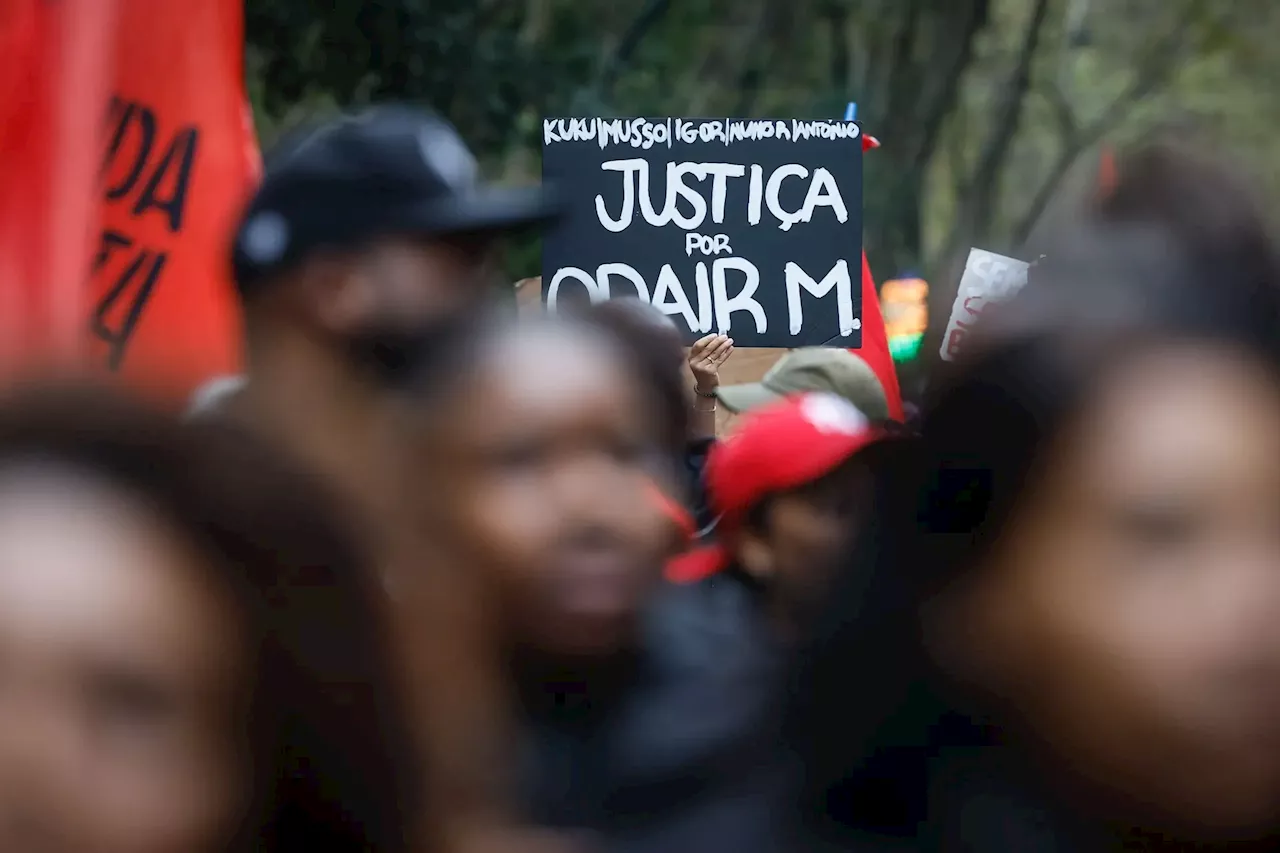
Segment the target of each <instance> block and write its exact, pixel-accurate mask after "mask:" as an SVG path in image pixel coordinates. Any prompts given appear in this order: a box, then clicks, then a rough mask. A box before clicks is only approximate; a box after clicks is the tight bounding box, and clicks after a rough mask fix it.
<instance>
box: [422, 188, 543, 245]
mask: <svg viewBox="0 0 1280 853" xmlns="http://www.w3.org/2000/svg"><path fill="white" fill-rule="evenodd" d="M561 212H562V208H561V206H560V204H559V201H558V200H557V197H556V195H555V194H554V193H553V192H551V190H549V189H548V188H547V187H544V186H537V187H477V188H476V189H474V190H471V191H469V192H467V193H465V194H462V195H457V196H453V197H452V198H449V199H445V200H441V201H433V202H432V203H431V204H430V205H427V206H423V207H421V208H419V209H418V210H416V211H415V219H416V220H417V221H416V222H414V223H411V227H412V228H413V230H415V231H418V232H420V233H422V234H426V235H430V236H447V235H449V234H464V233H473V232H479V233H488V232H495V233H497V232H502V231H522V230H524V229H526V228H534V227H537V226H540V225H546V224H549V223H551V222H554V221H555V220H556V219H558V218H559V217H560V214H561Z"/></svg>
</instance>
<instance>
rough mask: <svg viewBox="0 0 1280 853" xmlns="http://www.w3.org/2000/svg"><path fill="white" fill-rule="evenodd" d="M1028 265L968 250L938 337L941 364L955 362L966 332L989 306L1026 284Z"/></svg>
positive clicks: (980, 250) (999, 256)
mask: <svg viewBox="0 0 1280 853" xmlns="http://www.w3.org/2000/svg"><path fill="white" fill-rule="evenodd" d="M1030 268H1031V265H1030V264H1028V263H1026V262H1024V261H1019V260H1017V259H1016V258H1007V257H1005V256H1004V255H997V254H996V253H995V252H988V251H985V250H983V249H970V250H969V260H968V261H966V262H965V265H964V274H963V275H962V276H961V277H960V287H959V289H957V291H956V301H955V304H954V305H953V306H952V307H951V320H950V321H949V322H948V323H947V331H946V334H944V335H943V337H942V352H941V355H942V360H943V361H955V357H956V353H957V352H959V351H960V349H961V348H962V347H963V346H964V339H965V338H966V337H967V336H968V334H969V331H970V328H971V327H972V326H973V324H974V323H975V322H977V320H978V318H979V317H981V316H982V313H983V312H984V311H986V310H987V308H989V307H990V306H991V305H994V304H996V303H999V302H1002V301H1004V300H1006V299H1008V298H1009V297H1010V296H1013V294H1015V293H1017V292H1018V291H1019V290H1020V289H1022V286H1023V285H1024V284H1026V283H1027V270H1028V269H1030Z"/></svg>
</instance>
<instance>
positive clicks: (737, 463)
mask: <svg viewBox="0 0 1280 853" xmlns="http://www.w3.org/2000/svg"><path fill="white" fill-rule="evenodd" d="M880 437H881V434H880V431H879V429H877V428H876V427H875V426H874V425H872V423H871V422H870V421H869V420H868V419H867V417H866V416H865V415H864V414H862V412H860V411H859V410H858V409H857V408H856V407H855V406H854V405H853V404H852V403H850V402H849V401H848V400H846V399H844V398H843V397H837V396H836V395H834V394H827V393H818V392H811V393H807V394H799V395H797V396H794V397H788V398H786V399H784V400H780V401H778V402H777V403H773V404H771V405H768V406H764V407H761V408H759V409H755V410H753V411H751V412H749V413H747V414H745V415H743V416H742V417H741V419H740V420H739V421H738V423H737V427H736V429H735V430H734V431H733V432H732V433H730V434H729V435H728V436H726V437H725V438H724V439H723V440H721V441H719V442H717V443H716V444H715V445H713V446H712V448H711V452H710V454H709V455H708V457H707V466H706V472H705V477H706V483H707V499H708V501H709V502H710V504H711V508H712V510H713V511H714V512H715V513H716V515H717V516H718V517H719V520H718V522H717V529H718V530H719V531H720V532H725V531H732V530H734V529H736V528H737V527H739V526H740V525H741V524H742V523H743V522H744V521H745V520H746V516H747V513H748V512H750V511H751V508H752V507H754V506H755V505H756V504H758V503H760V501H762V500H763V499H764V498H765V497H766V496H768V495H771V494H775V493H777V492H785V491H789V490H791V489H795V488H799V487H800V486H803V485H805V484H807V483H812V482H813V481H814V480H819V479H821V478H822V477H825V476H826V475H827V474H830V473H831V472H832V471H834V470H836V469H837V468H839V467H840V466H841V465H842V464H844V463H845V462H846V461H848V460H849V459H851V458H852V457H853V456H854V454H856V453H858V451H860V450H862V449H863V448H864V447H866V446H867V445H869V444H871V443H872V442H874V441H876V440H877V439H879V438H880ZM727 562H728V554H727V553H726V552H724V550H723V549H722V548H720V547H718V546H717V547H709V548H699V549H696V550H693V551H690V552H687V553H685V554H682V555H680V556H679V557H677V558H676V559H674V560H672V561H671V562H670V563H668V564H667V573H666V574H667V578H668V579H669V580H672V581H676V582H680V583H688V582H691V581H695V580H699V579H701V578H704V577H707V576H709V575H712V574H715V573H716V572H717V571H719V570H720V569H721V568H723V567H724V566H725V565H726V564H727Z"/></svg>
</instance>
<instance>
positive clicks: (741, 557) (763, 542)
mask: <svg viewBox="0 0 1280 853" xmlns="http://www.w3.org/2000/svg"><path fill="white" fill-rule="evenodd" d="M737 540H738V541H737V542H736V548H735V549H734V550H735V551H736V555H737V558H738V565H740V566H741V567H742V570H743V571H744V572H746V573H747V574H749V575H751V577H753V578H755V579H756V580H760V581H767V580H769V579H770V578H772V577H773V576H774V574H775V573H776V572H777V560H776V559H775V558H774V554H773V547H772V546H771V545H770V544H769V542H768V540H767V539H766V538H765V537H764V535H763V534H761V533H760V532H758V531H755V530H744V531H742V532H741V533H740V534H739V535H738V537H737Z"/></svg>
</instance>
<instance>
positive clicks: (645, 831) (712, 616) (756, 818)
mask: <svg viewBox="0 0 1280 853" xmlns="http://www.w3.org/2000/svg"><path fill="white" fill-rule="evenodd" d="M780 666H781V656H780V653H779V651H778V650H777V649H776V648H775V647H774V646H773V643H772V640H771V639H770V635H769V633H768V631H767V630H766V628H765V625H764V623H763V621H762V616H761V614H760V613H759V610H758V606H757V603H756V602H755V601H754V600H753V598H752V594H751V592H750V591H749V590H748V589H747V588H746V587H745V586H743V585H741V584H740V583H738V582H737V581H736V580H734V579H732V578H715V579H711V580H708V581H706V582H703V583H701V584H697V585H692V586H683V587H678V586H672V587H667V588H665V589H664V591H663V592H662V594H661V596H660V597H659V599H658V600H657V601H656V602H655V603H654V606H653V607H652V609H651V612H650V618H649V620H648V625H647V628H646V633H645V639H644V645H643V651H642V653H641V654H640V655H639V657H638V659H637V660H636V661H635V662H634V667H633V668H632V669H631V670H630V672H629V674H628V677H627V678H626V679H625V681H624V683H622V684H620V685H618V688H617V689H616V690H615V691H614V692H612V693H611V694H609V695H604V696H600V695H598V694H593V695H592V696H591V697H590V698H583V697H567V696H557V697H553V699H552V701H548V702H535V703H532V704H536V705H537V707H530V706H526V709H525V710H526V723H527V726H528V728H527V733H528V735H529V737H528V739H527V742H528V749H529V752H528V762H527V765H526V766H527V775H526V785H525V792H526V794H525V800H526V805H527V807H528V811H529V816H530V817H532V818H533V820H534V821H535V822H536V823H538V824H540V825H543V826H549V827H557V828H563V829H585V830H590V831H593V832H594V833H596V834H598V836H599V838H600V840H601V842H602V848H603V849H604V850H607V851H626V853H633V851H634V853H641V851H646V852H647V851H652V853H719V851H723V853H775V851H777V849H778V845H777V840H778V838H779V832H778V827H777V826H776V824H777V822H778V821H779V819H780V818H781V815H782V810H781V807H782V804H783V802H784V801H785V798H786V796H787V793H786V789H787V782H788V774H787V769H786V768H785V767H784V766H783V763H782V760H781V758H780V755H781V753H780V750H779V748H778V737H777V729H776V727H775V722H776V710H777V709H776V704H777V695H778V690H777V687H778V685H779V684H780V683H781V675H780V671H779V667H780Z"/></svg>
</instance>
